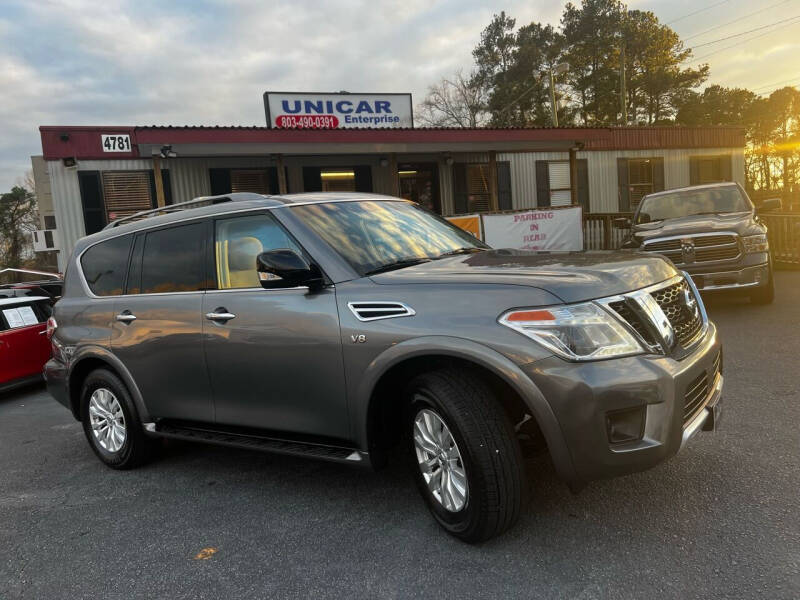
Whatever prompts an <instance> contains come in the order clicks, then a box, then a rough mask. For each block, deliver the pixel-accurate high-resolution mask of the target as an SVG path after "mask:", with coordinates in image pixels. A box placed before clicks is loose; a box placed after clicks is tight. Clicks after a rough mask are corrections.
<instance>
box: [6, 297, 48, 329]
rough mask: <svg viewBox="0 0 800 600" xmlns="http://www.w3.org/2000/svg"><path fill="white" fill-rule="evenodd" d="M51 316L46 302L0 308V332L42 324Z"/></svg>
mask: <svg viewBox="0 0 800 600" xmlns="http://www.w3.org/2000/svg"><path fill="white" fill-rule="evenodd" d="M51 314H52V308H51V307H50V305H49V304H48V303H47V302H33V303H27V304H13V305H6V306H0V331H6V330H8V329H17V328H20V327H29V326H31V325H38V324H39V323H44V322H45V321H47V318H48V317H49V316H50V315H51Z"/></svg>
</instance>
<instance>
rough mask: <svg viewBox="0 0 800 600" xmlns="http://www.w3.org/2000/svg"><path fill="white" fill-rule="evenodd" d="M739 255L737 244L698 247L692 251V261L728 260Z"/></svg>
mask: <svg viewBox="0 0 800 600" xmlns="http://www.w3.org/2000/svg"><path fill="white" fill-rule="evenodd" d="M738 256H739V247H738V246H723V247H721V248H698V249H697V250H695V253H694V262H712V261H715V260H730V259H731V258H737V257H738Z"/></svg>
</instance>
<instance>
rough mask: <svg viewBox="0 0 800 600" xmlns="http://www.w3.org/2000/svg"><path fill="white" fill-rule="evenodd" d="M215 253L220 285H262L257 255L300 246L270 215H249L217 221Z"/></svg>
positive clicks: (242, 286)
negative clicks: (257, 269) (257, 268)
mask: <svg viewBox="0 0 800 600" xmlns="http://www.w3.org/2000/svg"><path fill="white" fill-rule="evenodd" d="M215 239H216V241H215V244H214V254H215V258H216V265H217V282H218V286H219V289H221V290H228V289H237V288H253V287H261V284H260V283H259V280H258V273H257V272H256V257H257V256H258V255H259V254H261V253H262V252H266V251H267V250H277V249H279V248H290V249H292V250H294V251H295V252H297V253H300V254H302V250H301V249H300V248H299V247H298V245H297V244H296V243H295V242H294V240H292V238H291V237H289V235H288V234H287V233H286V231H285V230H284V229H283V227H281V226H280V224H278V222H277V221H276V220H275V218H274V217H273V216H272V215H268V214H262V215H250V216H247V217H235V218H231V219H220V220H218V221H217V222H216V237H215Z"/></svg>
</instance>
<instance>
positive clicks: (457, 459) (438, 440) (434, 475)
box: [414, 408, 469, 512]
mask: <svg viewBox="0 0 800 600" xmlns="http://www.w3.org/2000/svg"><path fill="white" fill-rule="evenodd" d="M414 451H415V453H416V455H417V464H418V465H419V469H420V471H421V472H422V477H423V479H424V480H425V483H426V484H427V486H428V489H429V490H430V492H431V494H432V495H433V497H434V498H436V500H437V501H438V502H439V504H441V505H442V506H443V507H444V508H445V510H447V511H449V512H458V511H460V510H461V509H462V508H464V506H465V505H466V504H467V498H468V496H469V488H468V484H467V474H466V471H465V469H464V461H463V460H462V459H461V452H460V451H459V450H458V444H456V441H455V439H454V438H453V434H452V433H451V432H450V429H449V428H448V427H447V425H446V424H445V422H444V420H443V419H442V418H441V417H440V416H439V415H438V414H436V412H434V411H433V410H431V409H429V408H423V409H421V410H420V411H419V412H418V413H417V416H416V417H415V418H414Z"/></svg>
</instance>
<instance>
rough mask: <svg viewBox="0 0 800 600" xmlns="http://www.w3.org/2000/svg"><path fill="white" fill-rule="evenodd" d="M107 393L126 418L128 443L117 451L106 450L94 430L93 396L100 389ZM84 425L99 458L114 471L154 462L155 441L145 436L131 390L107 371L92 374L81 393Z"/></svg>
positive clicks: (98, 370) (101, 370)
mask: <svg viewBox="0 0 800 600" xmlns="http://www.w3.org/2000/svg"><path fill="white" fill-rule="evenodd" d="M101 388H102V389H104V390H107V391H109V392H111V393H112V394H113V397H114V398H115V399H116V400H117V402H118V403H119V406H120V408H121V409H122V414H123V417H124V428H125V439H124V442H123V443H122V445H121V447H120V448H119V449H118V450H116V451H110V450H109V449H106V448H104V447H103V445H102V443H101V442H100V440H99V439H98V437H97V436H96V435H95V434H94V432H93V428H92V419H91V417H90V414H89V412H90V411H89V404H90V399H91V397H92V394H94V393H95V392H96V391H97V390H100V389H101ZM81 421H82V422H83V432H84V434H85V435H86V439H87V440H88V441H89V445H90V446H91V447H92V450H93V451H94V453H95V454H96V455H97V457H98V458H99V459H100V460H101V461H102V462H103V463H104V464H105V465H107V466H109V467H111V468H112V469H133V468H136V467H138V466H140V465H142V464H144V463H145V462H147V461H148V460H150V458H152V456H153V454H154V451H155V448H156V445H157V444H156V440H153V439H152V438H148V437H147V436H146V435H145V434H144V430H143V428H142V423H141V421H140V420H139V415H138V414H137V412H136V407H135V405H134V404H133V400H132V399H131V395H130V393H129V392H128V388H127V387H126V386H125V384H124V383H122V381H121V380H120V378H119V377H117V376H116V375H115V374H114V373H112V372H111V371H109V370H107V369H97V370H95V371H92V372H91V373H89V375H88V377H86V380H85V381H84V382H83V390H82V391H81Z"/></svg>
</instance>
